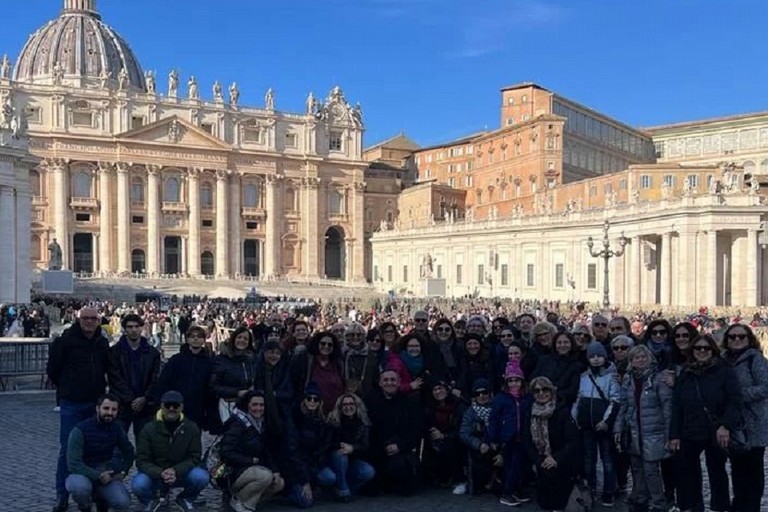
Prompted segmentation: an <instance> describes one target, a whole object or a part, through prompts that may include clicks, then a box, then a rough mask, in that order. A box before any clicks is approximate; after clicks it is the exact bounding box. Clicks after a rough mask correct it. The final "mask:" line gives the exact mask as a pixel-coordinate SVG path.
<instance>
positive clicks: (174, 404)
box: [163, 402, 181, 411]
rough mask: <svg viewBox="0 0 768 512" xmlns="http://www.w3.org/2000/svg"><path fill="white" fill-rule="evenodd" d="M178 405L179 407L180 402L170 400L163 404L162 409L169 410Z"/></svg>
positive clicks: (176, 407)
mask: <svg viewBox="0 0 768 512" xmlns="http://www.w3.org/2000/svg"><path fill="white" fill-rule="evenodd" d="M179 407H181V404H177V403H173V402H170V403H167V404H163V409H168V410H169V411H172V410H175V409H178V408H179Z"/></svg>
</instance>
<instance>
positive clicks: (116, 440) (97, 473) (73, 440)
mask: <svg viewBox="0 0 768 512" xmlns="http://www.w3.org/2000/svg"><path fill="white" fill-rule="evenodd" d="M117 409H118V399H117V397H116V396H115V395H112V394H109V393H107V394H105V395H102V396H101V397H99V399H98V400H97V406H96V415H95V416H94V417H91V418H89V419H87V420H85V421H82V422H80V423H78V424H77V425H76V426H75V427H74V428H73V429H72V432H71V433H70V435H69V439H68V441H67V464H68V468H69V473H70V475H69V476H68V477H67V479H66V486H67V491H69V492H70V493H72V498H73V499H74V500H75V503H77V506H78V509H79V510H81V511H83V512H85V511H88V512H90V510H91V501H92V499H93V496H94V491H95V494H96V497H97V499H98V501H97V510H98V511H99V512H102V511H103V512H106V511H107V510H108V508H111V509H112V510H115V511H120V512H124V511H127V510H128V507H130V505H131V496H130V495H129V494H128V489H126V488H125V484H124V483H123V478H124V477H125V475H126V474H128V471H130V470H131V466H133V459H134V452H133V445H132V444H131V442H130V441H129V440H128V436H127V435H126V434H125V431H124V430H123V429H122V428H121V427H120V425H118V424H117V422H116V421H115V418H116V416H117ZM115 450H119V452H120V457H119V458H115V457H114V454H115Z"/></svg>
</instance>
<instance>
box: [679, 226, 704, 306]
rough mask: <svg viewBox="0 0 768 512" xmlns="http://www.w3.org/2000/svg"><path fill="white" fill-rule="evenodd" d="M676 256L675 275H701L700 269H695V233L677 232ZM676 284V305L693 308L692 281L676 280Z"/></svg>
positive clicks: (694, 303) (694, 302)
mask: <svg viewBox="0 0 768 512" xmlns="http://www.w3.org/2000/svg"><path fill="white" fill-rule="evenodd" d="M678 248H679V250H678V254H677V265H676V268H677V271H676V272H675V273H676V274H677V275H682V276H698V275H702V274H701V273H700V272H701V269H699V268H697V266H696V264H697V260H696V233H692V232H690V231H679V232H678ZM675 281H676V282H677V287H678V288H677V289H678V293H677V305H678V306H689V307H693V306H695V305H696V301H694V300H693V295H694V293H693V289H694V288H693V287H694V283H693V281H694V280H693V279H676V280H675Z"/></svg>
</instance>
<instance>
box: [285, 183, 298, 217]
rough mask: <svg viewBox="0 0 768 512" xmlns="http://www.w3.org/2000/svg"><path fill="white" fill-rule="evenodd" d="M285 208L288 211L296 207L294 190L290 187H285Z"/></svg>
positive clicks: (292, 210)
mask: <svg viewBox="0 0 768 512" xmlns="http://www.w3.org/2000/svg"><path fill="white" fill-rule="evenodd" d="M285 210H286V211H289V212H295V211H296V210H298V208H296V192H295V191H294V190H293V189H292V188H287V189H285Z"/></svg>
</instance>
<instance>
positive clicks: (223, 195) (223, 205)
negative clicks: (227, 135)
mask: <svg viewBox="0 0 768 512" xmlns="http://www.w3.org/2000/svg"><path fill="white" fill-rule="evenodd" d="M228 184H229V171H217V172H216V275H217V276H218V277H229V246H228V243H227V237H228V235H229V218H228V211H227V188H228Z"/></svg>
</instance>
